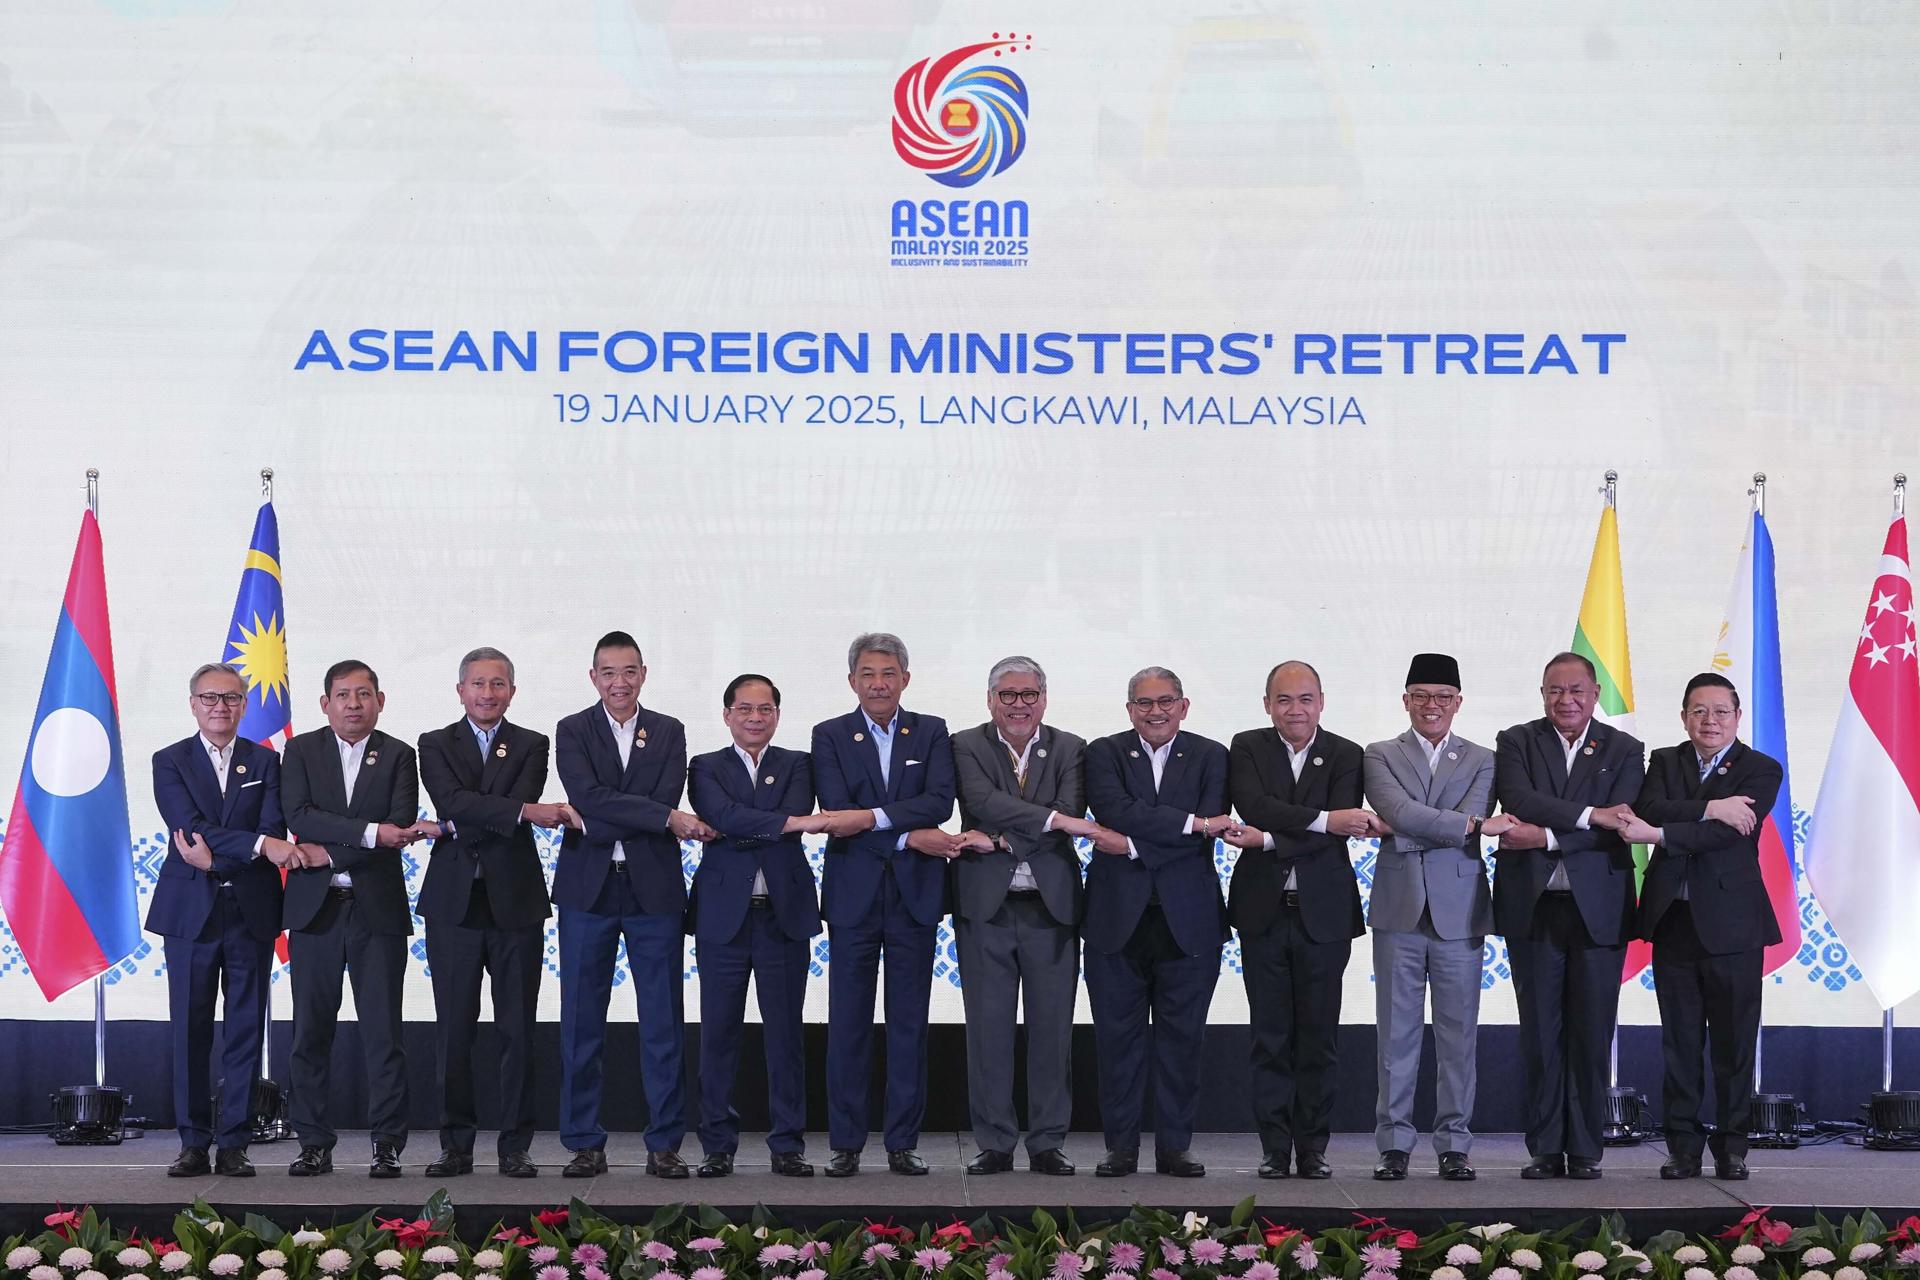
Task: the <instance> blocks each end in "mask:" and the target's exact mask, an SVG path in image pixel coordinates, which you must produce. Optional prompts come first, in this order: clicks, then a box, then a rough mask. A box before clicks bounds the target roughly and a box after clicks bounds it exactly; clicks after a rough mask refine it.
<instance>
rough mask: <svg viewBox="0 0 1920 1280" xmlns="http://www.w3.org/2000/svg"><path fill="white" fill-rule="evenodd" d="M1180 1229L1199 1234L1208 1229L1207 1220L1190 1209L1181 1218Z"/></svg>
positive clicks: (1191, 1234) (1190, 1233)
mask: <svg viewBox="0 0 1920 1280" xmlns="http://www.w3.org/2000/svg"><path fill="white" fill-rule="evenodd" d="M1180 1229H1181V1230H1182V1231H1184V1232H1186V1233H1187V1234H1188V1235H1190V1236H1193V1235H1199V1234H1200V1233H1201V1232H1202V1231H1205V1230H1206V1229H1207V1220H1206V1219H1205V1218H1203V1217H1201V1216H1200V1215H1199V1214H1197V1213H1195V1212H1194V1211H1193V1210H1191V1209H1189V1210H1187V1216H1186V1217H1184V1218H1182V1219H1181V1220H1180Z"/></svg>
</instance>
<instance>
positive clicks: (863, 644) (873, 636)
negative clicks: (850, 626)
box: [847, 631, 908, 675]
mask: <svg viewBox="0 0 1920 1280" xmlns="http://www.w3.org/2000/svg"><path fill="white" fill-rule="evenodd" d="M863 653H884V654H886V655H887V656H888V657H889V658H893V659H895V660H897V661H898V662H899V663H900V669H901V670H902V671H905V670H907V669H908V668H907V645H906V642H905V641H904V640H902V639H901V638H900V637H899V636H896V635H894V634H892V633H891V632H887V631H867V632H863V633H861V634H860V635H857V636H855V637H854V638H853V643H852V644H850V645H848V646H847V674H848V675H852V674H853V673H854V672H855V671H857V670H858V669H859V667H860V655H861V654H863Z"/></svg>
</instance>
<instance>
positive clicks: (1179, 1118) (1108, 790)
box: [1081, 667, 1229, 1178]
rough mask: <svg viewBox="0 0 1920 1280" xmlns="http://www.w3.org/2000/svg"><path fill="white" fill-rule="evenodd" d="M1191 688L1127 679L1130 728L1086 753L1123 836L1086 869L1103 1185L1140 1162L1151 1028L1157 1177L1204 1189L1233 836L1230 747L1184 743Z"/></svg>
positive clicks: (1147, 677) (1095, 796) (1097, 816)
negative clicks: (1210, 1036) (1211, 1054)
mask: <svg viewBox="0 0 1920 1280" xmlns="http://www.w3.org/2000/svg"><path fill="white" fill-rule="evenodd" d="M1187 711H1188V703H1187V698H1186V693H1185V691H1184V690H1183V689H1182V688H1181V685H1180V677H1179V676H1177V675H1175V674H1174V673H1173V672H1171V671H1169V670H1167V669H1166V668H1165V667H1148V668H1146V669H1145V670H1144V671H1141V672H1140V673H1138V674H1137V675H1135V676H1134V677H1133V679H1131V680H1129V681H1128V682H1127V715H1128V717H1129V718H1130V719H1131V720H1132V721H1133V728H1132V729H1130V730H1128V731H1127V732H1125V733H1116V734H1114V735H1113V736H1112V737H1110V738H1101V739H1099V740H1098V741H1096V742H1092V743H1089V744H1088V746H1087V804H1088V807H1089V808H1091V809H1092V810H1093V817H1094V821H1096V822H1098V823H1099V824H1100V825H1101V826H1102V827H1105V828H1107V829H1108V830H1109V831H1111V832H1114V833H1116V836H1112V837H1102V836H1099V835H1096V836H1095V837H1094V849H1095V850H1096V856H1095V857H1094V859H1093V864H1092V865H1091V866H1090V867H1089V868H1088V869H1087V910H1086V918H1085V922H1084V923H1083V924H1082V926H1081V934H1082V937H1083V939H1084V941H1085V943H1086V947H1085V949H1084V953H1083V954H1084V960H1083V963H1084V965H1085V968H1086V974H1087V1003H1088V1005H1089V1006H1090V1007H1091V1008H1092V1010H1093V1035H1094V1044H1095V1046H1096V1047H1097V1048H1098V1049H1099V1053H1100V1076H1099V1079H1100V1119H1101V1124H1102V1127H1103V1128H1104V1129H1105V1130H1106V1140H1107V1154H1106V1158H1105V1159H1103V1160H1101V1161H1100V1163H1099V1165H1098V1166H1097V1167H1096V1168H1095V1169H1094V1175H1095V1176H1096V1177H1101V1178H1120V1177H1125V1176H1126V1175H1128V1174H1130V1173H1133V1172H1134V1171H1135V1170H1136V1169H1138V1168H1139V1163H1140V1112H1141V1104H1142V1101H1143V1099H1144V1098H1145V1095H1146V1090H1147V1084H1148V1070H1147V1066H1148V1064H1147V1043H1148V1040H1147V1019H1148V1015H1149V1014H1151V1015H1152V1019H1153V1040H1152V1043H1153V1072H1152V1077H1153V1081H1152V1082H1153V1089H1154V1119H1155V1133H1154V1167H1155V1168H1156V1169H1157V1170H1159V1171H1160V1172H1161V1173H1165V1174H1170V1175H1172V1176H1174V1177H1176V1178H1198V1177H1200V1176H1202V1175H1203V1174H1205V1173H1206V1171H1207V1169H1206V1166H1205V1165H1203V1164H1201V1163H1200V1162H1199V1161H1198V1160H1196V1159H1194V1158H1193V1156H1192V1154H1191V1153H1190V1152H1189V1151H1188V1147H1189V1146H1190V1145H1191V1144H1192V1140H1193V1108H1194V1101H1195V1099H1196V1098H1197V1097H1198V1095H1199V1092H1200V1061H1201V1057H1200V1051H1201V1041H1202V1037H1203V1036H1204V1034H1205V1032H1206V1029H1207V1006H1208V1004H1209V1003H1210V1002H1211V1001H1212V999H1213V984H1214V982H1215V980H1216V979H1218V978H1219V976H1220V948H1221V944H1222V943H1223V942H1225V941H1226V934H1227V922H1226V911H1225V905H1224V904H1223V903H1222V902H1221V900H1220V877H1219V875H1218V873H1216V872H1215V870H1214V866H1213V843H1214V839H1215V837H1216V836H1218V835H1219V834H1220V833H1221V832H1223V831H1224V830H1226V828H1227V826H1228V823H1229V815H1228V813H1227V749H1226V748H1225V747H1223V746H1221V745H1220V744H1219V743H1217V742H1215V741H1213V740H1212V739H1210V738H1202V737H1200V736H1199V735H1197V734H1192V733H1187V732H1185V731H1183V730H1182V729H1181V728H1180V722H1181V721H1183V720H1185V719H1186V718H1187Z"/></svg>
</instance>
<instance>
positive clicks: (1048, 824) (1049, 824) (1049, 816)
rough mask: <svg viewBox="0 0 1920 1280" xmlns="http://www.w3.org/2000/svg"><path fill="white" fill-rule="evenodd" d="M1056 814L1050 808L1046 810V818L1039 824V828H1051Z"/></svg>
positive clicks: (1049, 829)
mask: <svg viewBox="0 0 1920 1280" xmlns="http://www.w3.org/2000/svg"><path fill="white" fill-rule="evenodd" d="M1058 816H1059V815H1058V814H1056V813H1055V812H1054V811H1053V810H1052V809H1049V810H1047V820H1046V821H1045V822H1043V823H1041V824H1040V830H1042V831H1051V830H1053V820H1054V819H1055V818H1056V817H1058Z"/></svg>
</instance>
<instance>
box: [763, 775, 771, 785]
mask: <svg viewBox="0 0 1920 1280" xmlns="http://www.w3.org/2000/svg"><path fill="white" fill-rule="evenodd" d="M760 781H762V782H764V783H766V784H767V785H768V786H772V785H773V775H772V774H768V775H767V776H766V777H764V778H762V779H760Z"/></svg>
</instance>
